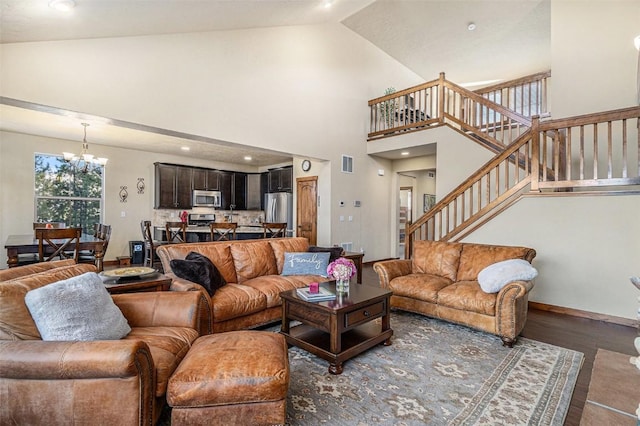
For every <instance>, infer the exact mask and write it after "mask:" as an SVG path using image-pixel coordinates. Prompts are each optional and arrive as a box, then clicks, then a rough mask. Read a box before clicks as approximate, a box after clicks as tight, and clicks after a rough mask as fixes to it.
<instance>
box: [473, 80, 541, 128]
mask: <svg viewBox="0 0 640 426" xmlns="http://www.w3.org/2000/svg"><path fill="white" fill-rule="evenodd" d="M550 78H551V71H550V70H549V71H543V72H539V73H537V74H532V75H528V76H525V77H521V78H517V79H514V80H509V81H504V82H502V83H498V84H494V85H491V86H487V87H483V88H481V89H478V90H474V91H475V92H476V93H478V94H479V95H481V96H483V97H485V98H487V99H489V100H492V101H493V102H496V103H499V104H501V105H502V106H505V107H507V108H509V109H510V110H512V111H515V112H517V113H520V114H522V115H524V116H527V117H532V116H534V115H540V116H543V117H544V116H548V115H549V112H548V110H547V98H548V95H547V92H548V82H549V79H550Z"/></svg>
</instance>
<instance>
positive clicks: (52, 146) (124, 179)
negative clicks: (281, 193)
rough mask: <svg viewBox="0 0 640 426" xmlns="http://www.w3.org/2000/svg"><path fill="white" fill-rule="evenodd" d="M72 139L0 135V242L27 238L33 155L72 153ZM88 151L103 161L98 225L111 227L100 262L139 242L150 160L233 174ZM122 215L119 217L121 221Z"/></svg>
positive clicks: (165, 158)
mask: <svg viewBox="0 0 640 426" xmlns="http://www.w3.org/2000/svg"><path fill="white" fill-rule="evenodd" d="M77 148H78V142H77V141H65V140H60V139H51V138H44V137H40V136H33V135H25V134H19V133H11V132H0V183H1V186H2V191H1V193H0V206H3V207H4V208H3V209H2V210H0V240H1V241H3V242H4V241H6V239H7V236H8V235H10V234H30V233H32V232H33V229H32V222H33V220H34V192H33V188H34V179H35V178H34V153H35V152H39V153H44V154H60V153H61V152H62V151H73V150H75V151H77ZM90 150H91V153H93V154H94V155H97V156H105V157H107V158H109V162H108V163H107V166H106V169H105V208H104V213H103V214H104V217H103V221H104V223H107V224H110V225H112V226H113V230H112V235H111V240H110V242H109V248H108V250H107V255H106V258H105V259H106V260H113V259H115V258H116V257H117V256H122V255H128V254H129V241H132V240H133V241H136V240H140V239H141V238H142V235H141V233H140V221H141V220H144V219H152V217H153V202H154V166H153V163H154V162H168V163H177V164H191V165H194V166H203V167H214V168H221V169H226V170H236V169H235V168H234V167H233V165H229V164H225V163H220V162H209V161H203V160H199V159H189V158H185V157H181V156H171V155H164V154H153V153H149V152H143V151H137V150H133V149H120V148H109V147H104V146H101V145H97V144H94V145H91V146H90ZM138 178H143V179H144V182H145V186H146V189H145V191H144V194H138V193H137V190H136V184H137V182H138ZM121 186H127V192H128V193H129V196H128V198H127V202H126V203H121V202H120V199H119V196H118V192H119V191H120V187H121ZM122 212H124V214H125V216H124V217H122ZM6 261H7V258H6V251H4V250H2V251H0V267H4V265H6Z"/></svg>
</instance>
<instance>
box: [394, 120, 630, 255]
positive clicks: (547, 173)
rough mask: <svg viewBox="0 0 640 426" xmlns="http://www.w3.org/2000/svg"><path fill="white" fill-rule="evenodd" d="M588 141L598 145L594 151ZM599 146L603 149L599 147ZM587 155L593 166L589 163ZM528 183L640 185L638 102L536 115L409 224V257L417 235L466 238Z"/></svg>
mask: <svg viewBox="0 0 640 426" xmlns="http://www.w3.org/2000/svg"><path fill="white" fill-rule="evenodd" d="M599 126H600V127H603V128H602V129H599V128H598V127H599ZM585 127H590V129H585ZM574 134H578V135H579V147H578V148H576V147H575V146H572V140H573V138H574V136H572V135H574ZM632 134H633V135H635V139H636V140H634V141H633V142H632V141H631V138H630V137H629V135H632ZM631 143H633V144H634V146H633V147H632V146H631ZM589 146H592V147H593V149H592V150H591V151H590V150H589V149H588V147H589ZM600 146H602V147H605V148H606V149H605V148H603V149H599V147H600ZM629 152H634V153H637V154H636V156H637V157H634V158H631V156H629V155H628V153H629ZM576 163H577V164H579V165H580V167H579V168H578V170H577V171H576V170H575V169H574V168H573V167H572V165H573V164H576ZM587 163H591V164H592V165H593V167H592V168H589V167H586V165H587ZM599 164H603V166H599ZM588 170H592V173H593V176H588V175H587V171H588ZM600 174H604V176H601V175H600ZM632 174H633V176H632ZM576 175H577V176H576ZM527 186H529V191H530V192H534V193H535V192H541V191H543V190H552V191H567V190H569V191H574V190H580V189H594V188H596V189H599V188H602V187H605V186H624V187H639V188H637V189H636V191H635V192H636V193H637V192H638V189H640V107H631V108H624V109H619V110H614V111H606V112H600V113H595V114H586V115H581V116H576V117H570V118H565V119H560V120H547V121H541V120H540V118H539V117H538V116H535V117H533V119H532V122H531V129H530V130H529V131H527V132H525V133H524V134H522V135H520V137H519V138H518V139H516V140H515V141H514V142H513V143H512V144H511V145H509V146H508V147H507V148H505V149H504V150H503V151H502V152H500V153H499V154H497V155H496V156H495V157H494V158H492V159H491V160H489V161H488V162H487V163H485V164H484V165H483V166H482V167H481V168H480V169H478V170H477V171H476V172H475V173H473V174H472V175H471V176H470V177H469V178H467V179H466V180H465V181H464V182H462V183H461V184H460V185H458V186H457V187H456V188H455V189H454V190H453V191H451V192H450V193H449V194H448V195H446V196H445V197H444V198H443V199H442V200H440V201H439V202H438V203H436V205H435V206H434V207H433V208H432V209H430V210H429V211H428V212H427V213H425V214H424V215H423V216H422V217H420V218H418V219H417V220H416V221H415V222H413V223H407V224H406V229H405V238H406V240H405V241H406V244H405V256H406V258H409V257H410V254H411V250H412V245H413V241H414V240H415V239H432V240H452V239H454V238H461V236H462V235H463V234H464V233H465V232H469V230H470V229H475V227H477V226H479V224H480V223H481V221H483V220H486V218H487V217H488V216H490V215H494V214H497V213H496V212H500V211H502V210H503V209H504V208H506V206H507V205H510V204H511V203H513V202H515V201H516V200H517V199H518V198H519V197H520V196H522V195H523V194H525V191H526V187H527ZM601 192H602V190H601ZM627 192H628V191H627Z"/></svg>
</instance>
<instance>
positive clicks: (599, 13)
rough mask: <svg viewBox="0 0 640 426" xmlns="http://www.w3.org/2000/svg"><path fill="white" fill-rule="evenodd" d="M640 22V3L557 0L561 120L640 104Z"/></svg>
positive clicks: (555, 72) (555, 53) (555, 61)
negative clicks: (639, 46)
mask: <svg viewBox="0 0 640 426" xmlns="http://www.w3.org/2000/svg"><path fill="white" fill-rule="evenodd" d="M639 22H640V1H635V0H622V1H609V0H606V1H604V0H600V1H566V0H552V1H551V86H552V87H551V93H550V95H551V96H550V109H549V110H550V111H551V113H552V115H553V116H554V117H555V118H564V117H570V116H574V115H580V114H588V113H592V112H598V111H607V110H612V109H617V108H626V107H630V106H634V105H637V100H636V93H637V92H636V72H637V64H638V51H637V50H636V49H635V46H634V45H633V39H634V38H635V37H636V36H637V35H639V34H640V24H639Z"/></svg>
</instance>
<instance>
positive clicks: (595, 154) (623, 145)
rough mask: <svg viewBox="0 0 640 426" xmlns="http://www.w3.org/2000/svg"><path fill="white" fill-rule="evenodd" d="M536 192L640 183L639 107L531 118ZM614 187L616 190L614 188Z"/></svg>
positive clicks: (533, 187)
mask: <svg viewBox="0 0 640 426" xmlns="http://www.w3.org/2000/svg"><path fill="white" fill-rule="evenodd" d="M532 137H533V141H534V142H533V143H534V147H535V148H534V151H533V154H534V157H533V160H532V162H533V163H534V167H535V169H534V170H532V173H533V175H534V176H539V179H534V180H533V181H532V185H531V190H532V191H538V190H540V191H542V190H555V191H558V190H571V191H584V190H589V189H591V190H592V189H593V188H602V187H607V188H608V189H607V190H608V191H611V190H612V188H611V187H616V186H618V187H627V189H628V187H629V186H635V185H640V172H639V169H640V107H631V108H624V109H618V110H614V111H608V112H602V113H597V114H587V115H581V116H577V117H570V118H564V119H559V120H545V121H540V120H539V119H538V117H534V118H533V123H532ZM614 190H615V189H614Z"/></svg>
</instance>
